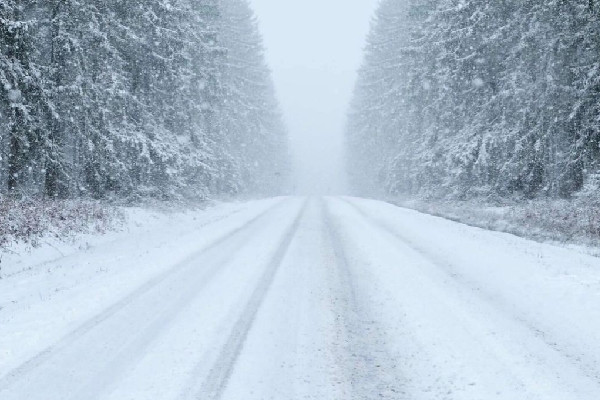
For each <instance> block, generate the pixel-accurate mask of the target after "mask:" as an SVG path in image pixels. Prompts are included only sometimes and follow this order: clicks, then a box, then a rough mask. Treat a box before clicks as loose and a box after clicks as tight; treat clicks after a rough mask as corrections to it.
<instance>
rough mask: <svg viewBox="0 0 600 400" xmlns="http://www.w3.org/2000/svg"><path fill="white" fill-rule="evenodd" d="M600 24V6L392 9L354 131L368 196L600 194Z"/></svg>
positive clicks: (357, 170) (386, 13)
mask: <svg viewBox="0 0 600 400" xmlns="http://www.w3.org/2000/svg"><path fill="white" fill-rule="evenodd" d="M599 16H600V4H598V3H597V2H596V1H595V0H529V1H505V0H499V1H487V0H414V1H399V0H383V1H382V2H381V3H380V5H379V9H378V11H377V14H376V17H375V19H374V21H373V24H372V30H371V33H370V35H369V37H368V44H367V46H366V50H365V53H366V54H365V59H364V62H363V66H362V68H361V70H360V72H359V79H358V82H357V84H356V87H355V90H354V97H353V100H352V104H351V107H350V111H349V120H348V123H347V128H346V147H347V165H348V169H349V172H350V175H351V181H352V184H353V186H354V187H355V189H356V190H357V191H358V192H360V193H362V194H372V193H379V194H381V193H384V194H386V195H401V196H406V197H416V198H424V199H455V200H465V199H481V198H483V199H498V198H501V199H502V198H512V199H535V198H553V199H569V198H573V196H580V195H584V194H593V193H597V190H598V188H599V176H600V174H599V173H600V57H599V54H600V18H599Z"/></svg>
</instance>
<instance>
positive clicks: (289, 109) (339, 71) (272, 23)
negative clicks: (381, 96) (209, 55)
mask: <svg viewBox="0 0 600 400" xmlns="http://www.w3.org/2000/svg"><path fill="white" fill-rule="evenodd" d="M250 3H251V4H252V5H253V7H254V11H255V12H256V15H257V16H258V19H259V22H260V29H261V32H262V34H263V37H264V40H265V47H266V48H267V61H268V63H269V66H270V67H271V69H272V70H273V78H274V80H275V86H276V89H277V95H278V98H279V100H280V103H281V106H282V110H283V112H284V116H285V120H286V123H287V126H288V129H289V131H290V136H291V142H292V143H291V146H292V150H293V154H294V160H295V169H296V191H297V192H298V193H301V194H316V193H319V194H322V193H330V194H333V193H340V192H343V190H344V177H343V172H342V137H343V136H342V135H343V128H344V123H345V116H346V111H347V108H348V103H349V101H350V97H351V93H352V89H353V87H354V82H355V79H356V70H357V69H358V67H359V66H360V63H361V61H362V56H363V54H362V50H363V47H364V43H365V38H366V35H367V33H368V31H369V26H370V21H371V18H372V16H373V14H374V12H375V8H376V6H377V3H378V0H250Z"/></svg>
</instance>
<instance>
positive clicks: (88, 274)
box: [0, 197, 600, 400]
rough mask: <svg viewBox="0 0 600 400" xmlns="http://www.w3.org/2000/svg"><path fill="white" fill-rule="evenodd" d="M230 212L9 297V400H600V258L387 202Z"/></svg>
mask: <svg viewBox="0 0 600 400" xmlns="http://www.w3.org/2000/svg"><path fill="white" fill-rule="evenodd" d="M220 207H221V208H217V209H216V210H209V211H207V212H206V214H207V217H206V220H205V221H204V220H199V221H189V222H188V223H187V225H186V228H185V229H182V230H181V231H174V230H173V229H172V228H167V226H166V225H165V227H163V228H164V229H163V228H161V227H160V226H158V227H156V229H155V230H154V231H153V232H151V233H147V234H146V235H145V236H144V235H142V234H140V235H141V236H140V237H138V238H130V239H125V238H124V239H123V240H122V241H118V242H115V243H109V244H106V245H105V246H99V247H98V248H96V249H92V250H88V251H82V252H81V253H80V254H73V255H70V256H68V257H65V258H64V259H59V260H55V261H52V262H50V263H47V264H44V265H42V266H37V267H36V268H31V269H30V270H25V271H23V272H19V273H15V274H13V275H12V276H9V277H7V278H5V279H3V280H0V399H2V400H24V399H27V400H38V399H39V400H69V399H72V400H94V399H107V400H108V399H110V400H129V399H139V400H150V399H152V400H158V399H160V400H163V399H165V400H167V399H181V400H188V399H189V400H192V399H202V400H211V399H227V400H259V399H260V400H262V399H265V400H266V399H277V400H287V399H290V400H291V399H318V400H329V399H332V400H337V399H339V400H345V399H411V400H413V399H414V400H420V399H431V400H444V399H465V400H466V399H473V400H475V399H480V400H485V399H506V400H520V399H540V400H541V399H544V400H550V399H551V400H555V399H556V400H597V399H600V259H598V258H594V257H591V256H587V255H584V254H582V253H579V252H576V251H573V250H568V249H565V248H561V247H555V246H551V245H547V244H539V243H535V242H531V241H527V240H524V239H520V238H517V237H514V236H511V235H507V234H502V233H496V232H489V231H484V230H481V229H477V228H472V227H468V226H465V225H461V224H457V223H454V222H450V221H447V220H444V219H441V218H436V217H432V216H428V215H423V214H419V213H417V212H414V211H409V210H405V209H401V208H397V207H395V206H392V205H389V204H386V203H381V202H377V201H372V200H362V199H355V198H318V197H314V198H307V199H306V198H278V199H270V200H263V201H255V202H249V203H246V204H241V205H238V206H235V207H233V206H220ZM209 216H210V217H209ZM127 240H130V241H129V242H128V241H127ZM134 240H135V241H134ZM132 243H135V245H132ZM86 260H87V261H86ZM90 260H91V261H90Z"/></svg>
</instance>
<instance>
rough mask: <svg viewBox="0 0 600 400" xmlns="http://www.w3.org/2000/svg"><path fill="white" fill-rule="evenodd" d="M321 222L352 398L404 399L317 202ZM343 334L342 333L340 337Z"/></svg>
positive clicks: (327, 215) (393, 364) (334, 227)
mask: <svg viewBox="0 0 600 400" xmlns="http://www.w3.org/2000/svg"><path fill="white" fill-rule="evenodd" d="M321 208H322V210H323V215H324V223H325V226H326V230H327V235H328V236H329V241H330V243H331V245H332V246H333V251H334V254H335V259H336V268H337V273H338V276H339V281H340V284H341V289H342V293H344V292H345V293H344V295H345V297H346V298H345V299H342V300H343V303H342V304H344V306H343V308H342V310H340V319H341V321H340V322H341V323H342V325H343V327H342V329H343V330H344V331H345V336H346V338H345V340H346V349H344V351H343V353H344V354H342V355H341V356H340V357H341V358H342V362H343V363H344V364H345V368H346V370H347V373H348V375H349V380H350V384H351V389H352V397H351V398H352V399H355V400H368V399H373V398H379V399H390V400H392V399H393V400H398V399H403V398H405V396H406V395H405V392H404V390H403V388H402V386H403V385H402V381H403V377H401V374H400V371H398V365H397V364H398V360H395V359H394V358H393V357H392V356H391V353H390V352H389V351H388V350H387V348H386V344H385V339H384V337H383V335H382V334H381V333H380V332H381V328H380V327H378V326H377V325H376V322H375V321H374V320H373V318H370V312H369V310H368V308H367V307H366V306H365V305H364V302H363V301H361V298H360V292H359V289H358V288H357V286H356V284H357V279H356V277H355V276H354V273H353V271H352V267H351V265H350V261H349V259H348V256H347V254H346V250H345V246H346V244H345V243H344V242H343V240H342V238H341V235H340V233H339V230H340V227H339V224H337V223H336V222H335V221H334V219H333V217H332V214H331V211H330V210H329V206H328V205H327V203H326V202H325V200H323V199H322V200H321ZM343 336H344V333H342V337H343Z"/></svg>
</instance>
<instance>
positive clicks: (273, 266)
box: [182, 201, 308, 400]
mask: <svg viewBox="0 0 600 400" xmlns="http://www.w3.org/2000/svg"><path fill="white" fill-rule="evenodd" d="M307 206H308V201H305V203H304V205H303V206H302V209H301V210H300V212H299V213H298V216H297V217H296V219H295V220H294V222H293V224H292V225H291V227H290V228H289V229H288V231H287V232H286V233H285V235H284V237H283V239H282V241H281V242H280V244H279V246H278V248H277V251H276V252H275V254H274V255H273V258H272V259H271V261H270V262H269V264H268V266H267V268H266V270H265V272H264V273H263V275H262V277H261V278H260V280H259V283H258V286H257V287H256V288H255V289H254V291H253V292H252V295H251V296H250V299H249V300H248V303H247V304H246V308H245V309H244V310H243V311H242V314H241V317H240V318H239V319H238V320H237V322H236V323H235V325H234V327H233V329H232V331H231V333H230V334H229V337H228V338H227V341H226V342H225V345H224V346H223V347H222V349H221V352H220V353H219V355H218V357H217V363H216V364H215V365H214V366H213V367H212V369H211V370H210V371H209V373H208V376H207V377H206V379H205V380H204V382H203V384H202V387H201V389H200V392H199V393H197V394H196V395H195V396H194V397H193V398H194V399H198V400H218V399H221V398H222V396H223V394H224V392H225V389H227V384H228V382H229V379H230V377H231V374H232V373H233V370H234V368H235V364H236V362H237V360H238V358H239V356H240V354H241V352H242V350H243V348H244V343H245V342H246V338H247V337H248V333H249V332H250V329H251V328H252V325H253V323H254V320H255V319H256V315H257V314H258V311H259V310H260V306H261V305H262V303H263V301H264V299H265V297H266V295H267V293H268V292H269V288H270V287H271V284H272V283H273V281H274V279H275V276H276V274H277V272H278V271H279V267H280V266H281V264H282V262H283V259H284V258H285V256H286V254H287V252H288V249H289V247H290V245H291V243H292V240H293V239H294V237H295V235H296V231H297V230H298V227H299V225H300V222H301V220H302V217H303V216H304V214H305V211H306V208H307ZM182 398H187V395H186V394H185V393H184V395H183V396H182Z"/></svg>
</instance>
